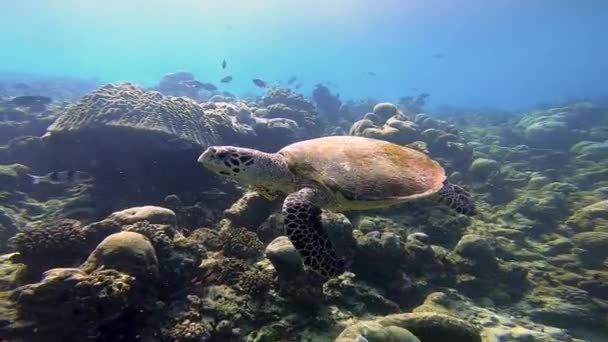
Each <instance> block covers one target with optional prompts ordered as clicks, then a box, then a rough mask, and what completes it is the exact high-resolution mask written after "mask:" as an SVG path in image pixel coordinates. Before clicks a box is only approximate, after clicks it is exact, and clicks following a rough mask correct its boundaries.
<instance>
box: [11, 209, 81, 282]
mask: <svg viewBox="0 0 608 342" xmlns="http://www.w3.org/2000/svg"><path fill="white" fill-rule="evenodd" d="M12 245H13V249H14V250H15V251H16V252H18V253H19V254H18V255H16V256H15V258H14V259H15V261H17V262H21V263H24V264H26V265H27V266H28V273H30V274H31V275H32V276H33V277H36V276H37V274H39V272H42V271H45V270H48V269H49V268H53V267H59V266H64V267H65V266H74V265H77V264H79V263H81V262H82V261H83V259H84V258H86V255H87V241H86V236H85V233H84V230H83V226H82V225H81V224H80V222H78V221H76V220H60V221H54V222H53V221H52V222H45V223H42V224H39V225H37V226H35V227H33V228H32V229H29V230H26V231H24V232H21V233H18V234H17V235H15V237H13V239H12Z"/></svg>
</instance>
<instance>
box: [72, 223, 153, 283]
mask: <svg viewBox="0 0 608 342" xmlns="http://www.w3.org/2000/svg"><path fill="white" fill-rule="evenodd" d="M158 267H159V265H158V259H157V258H156V252H155V251H154V247H152V244H151V243H150V241H149V240H148V239H147V238H146V237H145V236H143V235H141V234H139V233H133V232H120V233H116V234H112V235H110V236H108V237H107V238H105V239H104V240H103V241H102V242H101V243H100V244H99V245H98V246H97V248H95V250H94V251H93V253H91V255H89V257H88V259H87V260H86V261H85V262H84V263H83V264H82V265H81V266H80V269H82V270H83V271H84V272H87V273H91V272H93V271H95V270H100V269H113V270H117V271H119V272H122V273H125V274H128V275H131V276H133V277H135V279H137V281H138V282H139V283H140V284H143V283H145V282H146V281H152V282H154V281H156V280H157V279H158Z"/></svg>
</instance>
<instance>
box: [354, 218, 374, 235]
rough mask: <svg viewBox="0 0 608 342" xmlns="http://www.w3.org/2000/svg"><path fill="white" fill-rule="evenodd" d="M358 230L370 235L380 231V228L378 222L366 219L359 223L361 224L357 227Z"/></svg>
mask: <svg viewBox="0 0 608 342" xmlns="http://www.w3.org/2000/svg"><path fill="white" fill-rule="evenodd" d="M357 229H359V230H360V231H362V232H363V233H369V232H373V231H376V230H378V226H376V222H374V221H372V220H370V219H367V218H364V219H361V220H360V221H359V224H358V225H357Z"/></svg>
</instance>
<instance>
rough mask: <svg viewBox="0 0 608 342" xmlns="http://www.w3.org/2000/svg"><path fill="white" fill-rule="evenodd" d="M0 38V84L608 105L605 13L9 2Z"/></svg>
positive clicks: (452, 4) (2, 12)
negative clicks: (50, 82) (24, 80)
mask: <svg viewBox="0 0 608 342" xmlns="http://www.w3.org/2000/svg"><path fill="white" fill-rule="evenodd" d="M0 29H1V30H0V32H1V34H0V46H1V49H0V72H27V73H36V74H46V75H61V76H66V75H67V76H77V77H99V78H100V79H102V80H104V81H119V80H130V81H135V82H138V83H141V84H144V85H153V84H155V83H157V82H158V80H159V79H160V77H161V76H162V75H163V74H164V73H167V72H172V71H176V70H188V71H191V72H193V73H194V74H195V75H196V76H197V78H199V79H200V80H202V81H208V82H215V83H216V84H218V85H219V79H220V78H221V77H223V76H225V75H232V76H234V81H233V83H231V84H230V85H228V86H224V85H223V86H222V89H225V90H229V91H231V92H233V93H236V94H243V93H248V92H254V93H257V94H259V93H261V92H262V91H261V90H260V89H257V88H255V87H254V86H253V84H252V83H251V79H252V78H262V79H264V80H266V81H268V82H270V83H272V82H278V81H282V82H285V81H286V79H287V78H289V77H290V76H293V75H295V76H298V77H299V79H300V80H302V81H303V87H302V91H303V92H304V93H309V92H310V90H311V89H312V87H313V86H314V84H316V83H318V82H325V81H329V82H331V83H332V84H335V85H336V86H335V87H334V89H335V90H336V91H337V92H339V93H340V94H341V97H342V98H343V99H349V98H361V97H365V96H373V97H375V98H377V99H379V100H394V99H396V98H398V97H399V96H403V95H411V94H415V93H419V92H427V93H430V94H431V97H430V104H431V105H438V104H442V103H448V104H451V105H456V106H482V105H488V106H495V107H501V108H504V109H518V108H522V107H528V106H533V105H535V104H537V103H540V102H552V101H563V100H568V99H572V98H579V97H606V96H607V95H608V94H607V92H608V90H606V87H605V80H606V78H607V76H608V62H607V60H608V44H607V43H606V36H608V1H605V0H546V1H540V0H528V1H524V0H521V1H516V0H510V1H507V0H493V1H487V0H449V1H448V0H424V1H423V0H307V1H290V0H240V1H235V0H233V1H229V0H223V1H210V0H174V1H168V0H167V1H160V0H84V1H83V0H80V1H77V0H18V1H9V0H2V1H1V2H0ZM438 55H439V56H438ZM441 56H443V58H438V57H441ZM223 59H226V60H227V63H228V68H227V69H226V71H223V70H222V69H221V67H220V64H221V61H222V60H223ZM370 71H371V72H374V73H376V76H370V75H369V74H368V72H370Z"/></svg>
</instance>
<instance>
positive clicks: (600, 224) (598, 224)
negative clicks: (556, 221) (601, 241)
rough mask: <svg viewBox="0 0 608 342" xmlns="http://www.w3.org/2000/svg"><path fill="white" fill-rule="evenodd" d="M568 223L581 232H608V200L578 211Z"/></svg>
mask: <svg viewBox="0 0 608 342" xmlns="http://www.w3.org/2000/svg"><path fill="white" fill-rule="evenodd" d="M566 223H567V224H568V225H569V226H570V227H572V228H573V229H574V230H575V231H579V232H581V231H591V230H595V231H603V232H608V200H603V201H599V202H596V203H594V204H591V205H588V206H586V207H583V208H581V209H579V210H577V211H576V212H575V213H574V214H573V215H572V216H570V217H569V218H568V220H567V221H566Z"/></svg>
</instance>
